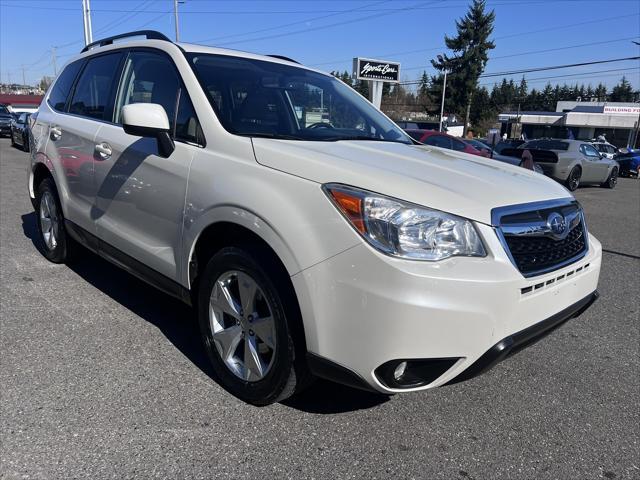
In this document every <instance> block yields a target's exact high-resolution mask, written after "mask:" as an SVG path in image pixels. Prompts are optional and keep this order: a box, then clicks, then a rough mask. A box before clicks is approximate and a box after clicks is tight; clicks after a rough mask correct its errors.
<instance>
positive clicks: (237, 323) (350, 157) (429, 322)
mask: <svg viewBox="0 0 640 480" xmlns="http://www.w3.org/2000/svg"><path fill="white" fill-rule="evenodd" d="M139 36H145V37H146V39H134V38H129V39H128V41H119V42H114V40H119V39H121V38H123V39H124V37H139ZM34 116H35V117H36V119H35V122H34V125H33V141H34V147H35V148H33V150H32V154H31V165H30V168H29V193H30V196H31V199H32V201H33V203H34V206H35V209H36V212H37V217H38V228H39V231H40V234H41V240H42V250H43V252H44V255H45V256H46V257H47V258H48V259H49V260H51V261H53V262H65V261H67V260H68V259H69V257H70V255H71V253H72V252H73V249H75V248H77V245H78V244H82V245H84V246H85V247H88V248H89V249H91V250H93V251H94V252H96V253H98V254H99V255H101V256H103V257H105V258H107V259H109V260H111V261H113V262H115V263H116V264H117V265H119V266H121V267H123V268H125V269H126V270H128V271H129V272H131V273H133V274H134V275H137V276H138V277H140V278H142V279H143V280H145V281H147V282H149V283H151V284H152V285H155V286H157V287H158V288H159V289H161V290H162V291H164V292H166V293H168V294H171V295H173V296H175V297H178V298H180V299H182V300H184V301H185V302H187V303H190V304H191V305H193V307H194V309H195V310H196V311H197V315H198V318H199V324H200V327H201V332H202V338H203V341H204V346H205V348H206V351H207V352H208V355H209V357H210V359H211V362H212V364H213V367H214V369H215V372H216V374H217V376H218V380H219V382H220V384H221V385H223V386H224V387H225V388H226V389H228V390H229V391H230V392H232V393H233V394H235V395H237V396H238V397H240V398H242V399H244V400H246V401H248V402H251V403H254V404H261V405H263V404H268V403H271V402H275V401H279V400H281V399H283V398H286V397H287V396H289V395H291V394H293V393H294V392H295V391H296V390H299V389H300V388H301V387H302V386H304V385H305V384H306V383H308V380H309V379H311V378H313V376H314V375H315V376H321V377H325V378H329V379H332V380H335V381H338V382H342V383H345V384H348V385H352V386H355V387H359V388H363V389H368V390H373V391H378V392H383V393H387V394H390V393H396V392H403V391H412V390H419V389H426V388H430V387H436V386H440V385H444V384H447V383H450V382H455V381H459V380H461V379H465V378H469V377H471V376H474V375H476V374H478V373H480V372H482V371H484V370H486V369H488V368H490V367H491V366H492V365H493V364H495V363H496V362H498V361H499V360H501V359H503V358H504V357H505V356H506V355H507V354H509V353H510V352H513V351H515V349H517V348H520V347H522V346H523V345H525V344H526V343H528V342H530V341H532V340H534V339H536V338H538V337H540V336H541V335H543V334H544V333H546V332H548V331H550V330H551V329H552V328H553V327H555V326H557V325H558V324H559V323H561V322H562V321H564V320H567V319H569V318H571V317H573V316H576V315H577V314H579V313H580V312H581V311H582V310H584V309H585V308H587V307H588V306H589V305H590V304H591V302H593V300H595V298H596V297H597V293H596V287H597V284H598V274H599V270H600V261H601V247H600V243H599V242H598V241H597V240H596V239H595V238H594V237H593V236H591V235H589V234H588V233H587V227H586V224H585V221H584V215H583V212H582V209H581V208H580V206H579V204H578V203H577V202H576V201H575V200H574V198H573V197H572V196H571V194H570V193H569V192H568V191H567V190H566V189H565V188H564V187H562V186H560V185H558V184H557V183H555V182H554V181H552V180H550V179H548V178H545V177H543V176H542V175H538V174H536V173H534V172H530V171H528V170H525V169H522V168H518V167H513V166H510V165H507V164H496V163H495V162H493V161H491V160H487V159H484V158H482V157H477V156H472V155H467V154H465V153H461V152H456V151H451V150H443V149H439V148H436V147H422V146H421V147H417V146H414V145H413V143H412V140H411V139H410V138H409V137H408V136H407V135H406V134H405V133H403V131H402V130H401V129H400V128H398V127H397V126H396V125H395V124H394V123H393V122H391V121H390V120H389V119H388V118H387V117H385V116H384V115H383V114H382V113H380V112H379V111H378V110H377V109H375V108H374V107H373V106H372V105H371V104H370V103H369V102H367V101H366V100H365V99H364V98H363V97H361V96H360V95H359V94H358V93H356V92H355V91H354V90H352V89H350V88H349V87H347V86H346V85H345V84H344V83H342V82H341V81H339V80H337V79H335V78H333V77H332V76H330V75H327V74H325V73H322V72H319V71H316V70H312V69H309V68H306V67H303V66H301V65H299V64H297V63H296V62H294V61H292V60H289V59H286V58H284V57H271V56H261V55H253V54H249V53H244V52H237V51H230V50H222V49H218V48H209V47H203V46H197V45H188V44H182V43H178V44H175V43H172V42H171V41H169V40H168V39H167V38H166V37H164V36H163V35H162V34H159V33H157V32H151V31H145V32H134V33H132V34H128V35H122V36H118V37H111V38H108V39H105V40H101V41H99V42H96V43H95V44H92V45H89V46H88V47H87V48H85V49H84V50H83V52H82V54H81V55H79V56H78V57H77V58H75V59H73V60H72V61H71V62H70V63H69V64H68V65H67V66H66V67H65V69H64V70H63V71H62V73H61V74H60V75H59V77H58V79H57V80H56V82H55V83H54V85H53V86H52V87H51V88H50V90H49V92H48V93H47V95H46V96H45V99H44V101H43V102H42V105H41V106H40V108H39V111H38V112H37V114H36V115H34ZM131 295H135V292H131ZM558 354H560V352H559V353H558Z"/></svg>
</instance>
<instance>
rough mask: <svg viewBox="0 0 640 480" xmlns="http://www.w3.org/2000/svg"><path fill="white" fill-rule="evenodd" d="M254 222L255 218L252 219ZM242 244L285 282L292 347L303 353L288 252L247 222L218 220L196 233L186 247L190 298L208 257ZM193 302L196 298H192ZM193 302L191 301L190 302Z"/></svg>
mask: <svg viewBox="0 0 640 480" xmlns="http://www.w3.org/2000/svg"><path fill="white" fill-rule="evenodd" d="M254 223H255V222H254ZM231 246H234V247H240V248H242V247H245V248H249V249H251V250H252V251H253V252H256V251H257V252H259V255H260V260H261V261H262V262H263V263H264V264H266V265H265V267H267V268H269V269H273V270H275V272H274V273H275V275H276V277H277V280H278V281H279V282H284V283H285V288H286V290H285V295H287V293H288V295H287V298H286V300H285V301H288V302H291V304H292V308H294V309H295V315H294V317H295V318H293V319H292V320H293V322H292V324H291V325H290V327H291V329H292V333H293V335H294V336H295V337H294V338H296V339H297V341H296V349H297V351H298V354H299V355H303V354H305V353H306V351H307V346H306V335H305V327H304V321H303V318H302V309H301V308H300V307H301V306H300V302H299V299H298V293H297V292H296V289H295V286H294V284H293V282H292V280H291V275H292V273H296V272H295V271H294V272H292V271H291V268H294V270H295V267H293V266H292V265H294V264H292V263H291V262H293V260H292V257H291V254H285V255H282V254H281V253H279V252H278V251H276V248H278V247H276V248H274V247H273V246H272V244H271V243H270V242H269V241H267V240H266V239H265V238H263V237H262V236H261V235H260V234H258V233H256V232H255V231H253V230H252V229H250V228H248V227H247V226H244V225H241V224H240V223H237V222H233V221H229V220H220V221H217V222H214V223H211V224H209V225H207V226H206V227H205V228H204V229H203V230H202V231H201V232H200V234H199V235H198V236H197V238H196V239H195V241H194V242H193V245H192V247H191V250H190V255H189V261H188V271H187V275H188V285H189V289H190V290H191V296H192V302H196V300H195V299H196V298H197V292H198V285H199V279H200V277H201V274H202V272H204V269H205V267H206V265H207V262H208V261H209V259H210V258H211V257H212V256H213V255H214V254H215V253H216V252H218V251H220V250H221V249H222V248H225V247H231ZM280 251H281V252H282V246H280ZM283 256H284V257H286V258H287V259H288V261H289V263H290V265H286V264H285V262H286V261H285V260H283V258H282V257H283ZM196 303H197V302H196ZM194 304H195V303H194Z"/></svg>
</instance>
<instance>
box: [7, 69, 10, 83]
mask: <svg viewBox="0 0 640 480" xmlns="http://www.w3.org/2000/svg"><path fill="white" fill-rule="evenodd" d="M7 84H9V85H11V72H7Z"/></svg>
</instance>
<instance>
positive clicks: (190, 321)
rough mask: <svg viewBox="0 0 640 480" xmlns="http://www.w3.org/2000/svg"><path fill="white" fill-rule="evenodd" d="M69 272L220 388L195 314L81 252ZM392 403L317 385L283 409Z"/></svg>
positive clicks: (27, 231) (30, 224) (25, 219)
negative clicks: (159, 334) (138, 321)
mask: <svg viewBox="0 0 640 480" xmlns="http://www.w3.org/2000/svg"><path fill="white" fill-rule="evenodd" d="M21 219H22V229H23V232H24V235H25V236H26V237H27V238H29V239H30V240H31V242H32V243H33V244H34V246H35V247H36V248H37V249H38V250H40V248H41V247H40V244H39V243H40V242H39V241H38V238H39V237H38V230H37V226H36V214H35V212H31V213H27V214H24V215H22V216H21ZM67 267H68V268H70V269H71V270H72V271H74V272H75V273H76V274H77V275H78V276H80V277H81V278H82V279H83V280H85V281H86V282H88V283H90V284H91V285H93V286H94V287H95V288H97V289H98V290H100V291H101V292H102V293H104V294H105V295H107V296H109V297H111V298H112V299H113V300H115V301H116V302H118V303H119V304H120V305H122V306H124V307H125V308H127V309H129V310H131V311H132V312H133V313H135V314H136V315H138V316H139V317H140V318H142V319H143V320H145V321H147V322H149V323H151V324H152V325H155V326H156V327H157V328H158V329H159V330H160V331H161V332H162V333H163V334H164V335H165V337H167V339H168V340H169V341H170V342H171V343H172V344H173V345H174V346H175V347H176V348H177V349H178V350H180V352H182V354H183V355H184V356H185V357H186V358H188V359H189V360H190V361H191V362H192V363H193V364H194V365H195V366H196V367H198V368H199V369H200V370H202V371H203V372H204V373H205V374H206V375H208V376H209V377H210V378H211V379H212V380H214V381H216V382H217V379H216V375H215V372H214V371H213V368H212V367H211V366H210V363H209V359H208V358H207V354H206V352H205V350H204V347H203V346H202V343H201V341H200V333H199V331H198V330H199V328H198V325H197V321H196V319H195V314H194V311H193V309H192V308H190V307H189V306H187V305H185V304H184V303H182V302H181V301H179V300H177V299H174V298H172V297H170V296H169V295H166V294H164V293H162V292H160V291H159V290H157V289H155V288H154V287H152V286H150V285H148V284H146V283H145V282H143V281H142V280H139V279H138V278H136V277H134V276H133V275H131V274H129V273H127V272H125V271H124V270H122V269H120V268H118V267H116V266H115V265H112V264H111V263H109V262H108V261H106V260H104V259H103V258H101V257H99V256H98V255H96V254H94V253H92V252H90V251H89V250H86V249H84V248H80V249H78V252H77V255H75V254H74V260H73V262H71V263H69V264H68V265H67ZM388 398H389V397H387V396H383V395H378V394H375V393H369V392H364V391H360V390H357V389H354V388H350V387H346V386H342V385H338V384H334V383H332V382H327V381H324V380H317V381H316V382H315V383H314V384H313V385H311V386H310V387H309V388H308V389H307V390H305V391H304V392H302V393H301V394H300V395H297V396H295V397H293V398H290V399H288V400H286V401H284V402H283V404H284V405H286V406H288V407H291V408H295V409H297V410H301V411H305V412H309V413H343V412H348V411H354V410H362V409H367V408H372V407H375V406H376V405H379V404H381V403H384V402H386V401H387V400H388Z"/></svg>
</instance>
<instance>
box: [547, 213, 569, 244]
mask: <svg viewBox="0 0 640 480" xmlns="http://www.w3.org/2000/svg"><path fill="white" fill-rule="evenodd" d="M547 227H548V228H549V231H550V232H551V235H552V236H553V237H556V238H558V239H562V238H564V237H565V236H566V234H567V233H568V232H567V221H566V220H565V218H564V217H563V216H562V215H560V214H559V213H556V212H553V213H551V214H550V215H549V217H548V218H547Z"/></svg>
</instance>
